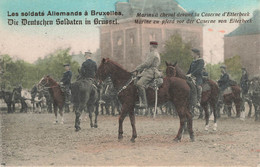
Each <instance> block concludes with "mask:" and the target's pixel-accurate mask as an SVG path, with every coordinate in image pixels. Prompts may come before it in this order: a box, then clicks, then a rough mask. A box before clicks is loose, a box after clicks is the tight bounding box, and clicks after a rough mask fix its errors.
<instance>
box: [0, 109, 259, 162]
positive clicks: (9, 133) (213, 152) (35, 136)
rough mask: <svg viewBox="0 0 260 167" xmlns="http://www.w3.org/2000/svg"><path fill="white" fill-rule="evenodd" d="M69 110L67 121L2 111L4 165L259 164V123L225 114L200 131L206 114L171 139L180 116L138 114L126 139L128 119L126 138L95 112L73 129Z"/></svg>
mask: <svg viewBox="0 0 260 167" xmlns="http://www.w3.org/2000/svg"><path fill="white" fill-rule="evenodd" d="M74 119H75V115H74V114H73V113H69V114H65V124H63V125H61V124H56V125H55V124H53V121H54V115H53V114H32V113H31V114H30V113H28V114H20V113H15V114H5V113H3V114H2V115H1V132H2V134H1V137H2V143H1V146H2V165H7V166H9V165H15V166H16V165H26V166H27V165H37V166H38V165H48V166H49V165H53V166H60V165H62V166H63V165H68V166H72V165H73V166H75V165H102V166H103V165H110V166H111V165H145V166H146V165H149V166H150V165H153V166H154V165H155V166H158V165H171V166H176V165H184V166H187V165H192V166H197V165H200V166H209V165H222V166H231V165H232V166H234V165H235V166H257V164H260V133H259V132H260V123H259V122H255V121H254V120H253V119H246V120H245V121H241V120H239V119H235V118H226V117H225V116H223V117H222V118H221V119H220V120H218V130H217V131H213V130H212V125H213V123H212V122H211V127H210V130H209V131H208V132H206V131H204V120H196V119H195V120H194V132H195V142H190V141H189V136H188V134H184V136H183V139H182V142H180V143H176V142H174V141H173V139H174V137H175V135H176V134H177V130H178V128H179V119H178V118H177V117H172V116H158V117H157V118H156V119H154V120H153V119H152V118H151V117H145V116H137V117H136V126H137V134H138V138H137V139H136V142H135V143H131V142H130V138H131V133H132V130H131V125H130V121H129V118H128V117H127V118H126V120H125V122H124V139H123V140H122V141H120V142H119V141H118V140H117V134H118V133H117V132H118V117H112V116H99V118H98V128H97V129H94V128H90V126H89V120H87V121H82V130H81V131H80V132H75V130H74Z"/></svg>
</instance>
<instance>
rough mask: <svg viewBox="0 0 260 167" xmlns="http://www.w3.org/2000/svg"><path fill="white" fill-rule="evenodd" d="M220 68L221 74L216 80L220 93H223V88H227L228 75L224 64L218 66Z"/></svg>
mask: <svg viewBox="0 0 260 167" xmlns="http://www.w3.org/2000/svg"><path fill="white" fill-rule="evenodd" d="M220 68H221V76H220V79H219V80H218V85H219V88H220V95H221V96H222V95H223V92H224V91H225V89H227V88H228V87H229V80H230V79H229V75H228V73H227V72H226V66H225V65H222V66H220Z"/></svg>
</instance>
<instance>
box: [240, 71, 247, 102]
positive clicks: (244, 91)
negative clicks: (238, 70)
mask: <svg viewBox="0 0 260 167" xmlns="http://www.w3.org/2000/svg"><path fill="white" fill-rule="evenodd" d="M240 87H241V88H242V98H243V97H244V96H245V95H246V94H247V93H248V89H249V80H248V73H247V71H246V69H245V68H242V77H241V79H240Z"/></svg>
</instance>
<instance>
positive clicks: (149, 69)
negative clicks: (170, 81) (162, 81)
mask: <svg viewBox="0 0 260 167" xmlns="http://www.w3.org/2000/svg"><path fill="white" fill-rule="evenodd" d="M150 45H151V47H153V48H154V49H153V50H152V51H151V52H150V53H149V54H148V55H147V58H146V60H145V62H144V63H142V64H141V65H139V66H137V67H136V70H135V71H137V72H141V73H140V74H139V75H138V77H140V79H139V80H138V81H137V82H136V86H137V89H138V93H139V96H140V104H139V107H140V108H146V107H147V100H146V92H145V87H146V86H147V85H148V83H149V82H151V81H152V80H153V78H158V77H160V76H161V73H160V71H159V70H158V66H159V65H160V63H161V58H160V55H159V53H158V51H157V49H156V48H157V45H158V43H157V42H154V41H153V42H150Z"/></svg>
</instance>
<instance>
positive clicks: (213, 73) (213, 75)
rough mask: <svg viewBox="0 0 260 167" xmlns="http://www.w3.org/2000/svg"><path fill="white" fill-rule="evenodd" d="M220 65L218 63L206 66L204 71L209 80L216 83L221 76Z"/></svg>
mask: <svg viewBox="0 0 260 167" xmlns="http://www.w3.org/2000/svg"><path fill="white" fill-rule="evenodd" d="M221 65H222V63H218V64H206V66H205V69H206V71H207V72H208V74H209V78H210V79H212V80H214V81H217V80H219V78H220V75H221V70H220V66H221Z"/></svg>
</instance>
